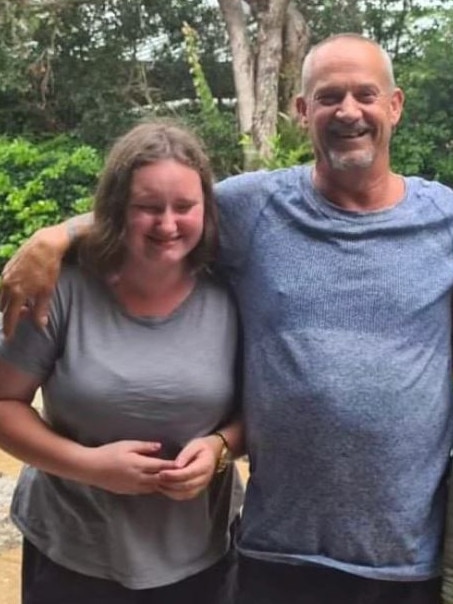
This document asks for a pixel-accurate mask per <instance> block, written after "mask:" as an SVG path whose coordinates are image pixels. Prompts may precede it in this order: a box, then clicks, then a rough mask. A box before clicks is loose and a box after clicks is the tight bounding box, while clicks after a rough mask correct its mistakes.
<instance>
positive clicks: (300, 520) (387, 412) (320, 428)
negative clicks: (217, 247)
mask: <svg viewBox="0 0 453 604" xmlns="http://www.w3.org/2000/svg"><path fill="white" fill-rule="evenodd" d="M405 183H406V195H405V197H404V199H403V200H402V201H401V202H400V203H398V204H397V205H395V206H394V207H392V208H388V209H384V210H382V211H374V212H351V211H344V210H341V209H340V208H338V207H336V206H334V205H332V204H330V203H329V202H328V201H327V200H326V199H324V198H323V197H322V196H320V195H319V194H318V193H317V192H316V191H315V190H314V189H313V186H312V184H311V170H310V168H308V167H296V168H292V169H287V170H278V171H274V172H263V171H261V172H255V173H248V174H244V175H241V176H237V177H232V178H229V179H227V180H225V181H223V182H222V183H220V184H219V185H218V187H217V195H218V200H219V205H220V213H221V235H222V256H221V264H222V265H223V267H224V269H225V271H226V273H227V275H228V277H229V280H230V282H231V284H232V286H233V288H234V290H235V293H236V296H237V298H238V300H239V305H240V311H241V314H242V320H243V324H244V331H245V371H244V373H245V384H244V397H245V398H244V407H245V413H246V425H247V437H248V448H249V454H250V461H251V478H250V481H249V484H248V489H247V494H246V501H245V505H244V516H243V524H242V529H241V535H240V539H239V549H240V551H241V553H243V554H244V555H246V556H251V557H254V558H259V559H263V560H269V561H277V562H284V563H290V564H306V563H314V564H320V565H324V566H330V567H334V568H337V569H340V570H343V571H347V572H350V573H354V574H356V575H361V576H363V577H370V578H376V579H387V580H422V579H426V578H429V577H432V576H435V575H436V574H438V572H439V551H440V542H441V536H442V530H443V514H444V503H445V480H444V478H445V473H446V470H447V466H448V459H449V451H450V447H451V443H452V433H453V429H452V428H453V421H452V419H453V418H452V405H451V402H452V388H451V381H450V364H451V353H450V336H451V320H450V306H451V288H452V285H453V192H452V191H451V190H450V189H448V188H447V187H445V186H442V185H440V184H438V183H432V182H427V181H424V180H422V179H420V178H406V179H405Z"/></svg>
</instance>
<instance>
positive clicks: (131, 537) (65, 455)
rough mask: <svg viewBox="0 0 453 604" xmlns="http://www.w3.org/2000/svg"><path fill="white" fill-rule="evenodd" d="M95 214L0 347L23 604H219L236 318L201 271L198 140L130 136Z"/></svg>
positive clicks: (165, 127) (211, 228)
mask: <svg viewBox="0 0 453 604" xmlns="http://www.w3.org/2000/svg"><path fill="white" fill-rule="evenodd" d="M94 215H95V228H94V229H93V232H92V234H91V235H89V236H88V237H87V238H86V240H85V241H84V242H83V243H82V246H81V249H80V250H79V262H78V264H77V265H76V266H66V267H65V268H64V269H63V272H62V275H61V277H60V280H59V284H58V287H57V290H56V293H55V295H54V297H53V303H52V309H51V315H50V319H49V323H48V325H47V327H46V328H45V329H44V330H38V329H37V328H35V327H34V326H33V324H32V323H31V322H30V321H29V320H24V321H22V322H21V324H20V326H19V329H18V331H17V333H16V335H15V336H14V337H13V338H12V339H11V340H8V341H5V340H3V341H2V343H1V345H0V445H1V446H2V447H3V448H4V449H5V450H6V451H8V452H9V453H10V454H12V455H14V456H16V457H17V458H19V459H21V460H22V461H24V462H25V463H26V464H29V466H26V467H25V469H24V471H23V473H22V475H21V477H20V480H19V483H18V486H17V489H16V493H15V495H14V498H13V504H12V518H13V521H14V522H15V523H16V525H17V526H18V527H19V528H20V530H21V531H22V532H23V534H24V558H23V602H24V604H53V603H55V604H57V603H58V604H63V603H64V604H72V603H74V604H75V603H77V604H80V602H83V603H84V604H91V603H93V604H94V603H96V604H99V603H102V602H106V603H108V604H115V603H117V602H118V603H121V604H129V603H142V602H153V603H157V604H166V603H171V604H177V603H179V602H181V603H182V602H184V604H187V602H197V604H199V603H204V602H206V604H208V603H209V604H213V603H215V602H218V601H220V600H221V597H222V594H221V592H222V587H223V585H224V583H225V577H226V573H227V571H228V565H229V561H228V556H227V552H228V548H229V525H230V522H231V520H232V518H233V517H234V516H235V515H236V513H237V503H238V502H237V503H236V504H235V503H234V502H233V501H232V486H233V482H234V475H233V467H232V466H229V467H228V468H227V469H226V470H225V471H220V470H224V469H225V465H226V464H225V461H226V456H228V454H231V452H238V453H239V452H240V449H241V428H240V423H239V422H238V421H233V420H232V419H231V418H232V417H234V415H235V413H236V409H237V408H236V407H235V405H236V392H235V363H236V338H237V323H236V314H235V310H234V307H233V304H232V302H231V300H230V298H229V296H228V294H227V293H226V291H225V290H224V289H223V287H221V286H220V285H219V284H218V283H216V282H215V281H214V280H213V279H212V278H211V277H210V276H209V274H208V273H207V271H206V270H205V268H206V266H207V263H209V261H210V260H211V258H212V253H213V251H214V247H215V240H216V235H217V233H216V220H215V209H214V205H213V192H212V178H211V172H210V169H209V165H208V162H207V159H206V157H205V155H204V153H203V151H202V150H201V148H200V145H199V143H198V142H197V140H196V139H194V138H193V136H192V135H191V134H190V133H188V132H187V131H185V130H184V129H181V128H180V127H178V126H175V125H171V124H167V123H148V124H142V125H139V126H137V127H135V128H134V129H133V130H131V131H130V132H129V133H128V134H126V135H125V136H124V137H123V138H121V139H120V140H119V141H118V142H117V143H116V145H115V146H114V147H113V149H112V151H111V153H110V155H109V157H108V158H107V161H106V165H105V169H104V171H103V174H102V175H101V178H100V181H99V185H98V189H97V192H96V196H95V210H94ZM40 386H42V390H43V400H44V413H43V418H42V419H41V417H40V416H39V415H38V414H36V413H35V411H34V410H33V409H32V407H31V406H30V403H31V401H32V399H33V396H34V394H35V392H36V389H37V388H38V387H40ZM228 449H229V451H228ZM216 470H218V471H217V472H216Z"/></svg>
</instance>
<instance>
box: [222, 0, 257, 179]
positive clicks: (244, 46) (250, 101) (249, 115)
mask: <svg viewBox="0 0 453 604" xmlns="http://www.w3.org/2000/svg"><path fill="white" fill-rule="evenodd" d="M218 2H219V7H220V11H221V13H222V15H223V18H224V20H225V23H226V27H227V31H228V38H229V41H230V49H231V55H232V57H233V78H234V87H235V90H236V99H237V115H238V121H239V131H240V133H241V135H245V136H244V141H243V150H244V167H245V169H249V168H251V167H252V166H253V164H254V163H255V156H256V150H255V145H254V142H253V139H252V124H253V112H254V109H255V74H254V57H253V51H252V48H251V46H250V42H249V38H248V33H247V20H246V16H245V14H244V10H243V8H242V2H241V0H218Z"/></svg>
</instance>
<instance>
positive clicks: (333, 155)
mask: <svg viewBox="0 0 453 604" xmlns="http://www.w3.org/2000/svg"><path fill="white" fill-rule="evenodd" d="M328 157H329V163H330V166H331V168H333V169H334V170H339V171H345V170H351V169H353V168H369V167H370V166H371V165H372V163H373V161H374V157H375V154H374V151H372V150H370V151H361V152H359V153H357V154H354V153H351V154H348V153H338V152H337V151H332V150H329V151H328Z"/></svg>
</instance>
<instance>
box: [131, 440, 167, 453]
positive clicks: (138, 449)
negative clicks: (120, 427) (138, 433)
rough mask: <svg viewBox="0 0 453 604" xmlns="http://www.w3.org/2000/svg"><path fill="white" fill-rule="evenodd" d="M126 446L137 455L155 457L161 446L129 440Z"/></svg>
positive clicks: (156, 443) (159, 444) (151, 442)
mask: <svg viewBox="0 0 453 604" xmlns="http://www.w3.org/2000/svg"><path fill="white" fill-rule="evenodd" d="M127 444H128V445H129V447H130V450H131V451H133V452H134V453H137V454H138V455H155V454H156V453H158V452H159V451H160V450H161V448H162V444H161V443H158V442H155V441H146V440H130V441H127Z"/></svg>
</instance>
